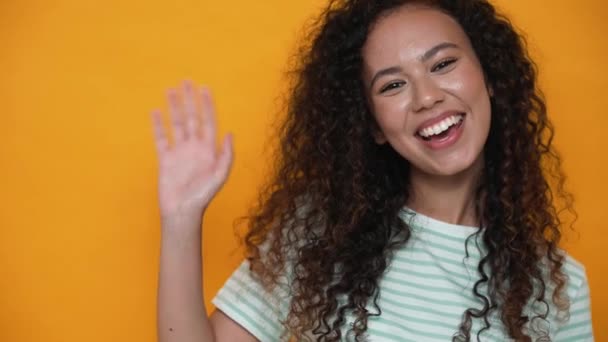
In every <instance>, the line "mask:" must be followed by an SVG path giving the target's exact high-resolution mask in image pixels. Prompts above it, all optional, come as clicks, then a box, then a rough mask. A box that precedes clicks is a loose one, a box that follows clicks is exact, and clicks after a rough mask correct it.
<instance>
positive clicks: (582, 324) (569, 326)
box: [559, 320, 591, 333]
mask: <svg viewBox="0 0 608 342" xmlns="http://www.w3.org/2000/svg"><path fill="white" fill-rule="evenodd" d="M590 325H591V323H590V322H589V321H588V320H584V321H581V322H577V323H573V324H567V325H565V326H563V327H562V328H561V329H559V332H560V333H562V332H564V331H570V330H574V329H579V328H583V327H588V326H590Z"/></svg>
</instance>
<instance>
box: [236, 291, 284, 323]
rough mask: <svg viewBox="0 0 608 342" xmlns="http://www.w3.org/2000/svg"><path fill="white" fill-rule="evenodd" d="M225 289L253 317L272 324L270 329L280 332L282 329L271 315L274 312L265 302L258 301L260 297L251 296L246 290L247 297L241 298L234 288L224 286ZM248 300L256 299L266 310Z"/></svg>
mask: <svg viewBox="0 0 608 342" xmlns="http://www.w3.org/2000/svg"><path fill="white" fill-rule="evenodd" d="M225 289H226V290H227V291H228V292H230V293H232V294H233V295H234V296H235V297H236V298H237V299H238V302H239V304H243V305H245V306H247V307H248V308H249V309H250V310H251V311H252V312H253V313H254V314H255V315H257V316H258V317H257V318H258V319H263V320H264V321H266V322H268V323H269V324H272V327H273V328H274V329H275V331H276V330H281V329H282V328H281V327H280V325H279V319H278V317H277V316H276V315H273V314H272V313H273V312H274V310H273V309H272V307H270V306H268V305H267V303H266V301H264V300H260V298H259V297H260V296H259V295H255V294H252V293H251V292H249V291H248V290H247V292H249V293H248V295H247V296H243V295H242V294H240V293H238V292H237V291H236V290H235V289H234V288H232V287H231V286H226V287H225ZM248 298H257V299H258V302H260V303H262V304H263V305H264V306H266V308H267V310H266V311H265V310H264V309H263V308H262V307H260V306H259V305H255V304H253V303H252V302H251V301H250V300H249V299H248Z"/></svg>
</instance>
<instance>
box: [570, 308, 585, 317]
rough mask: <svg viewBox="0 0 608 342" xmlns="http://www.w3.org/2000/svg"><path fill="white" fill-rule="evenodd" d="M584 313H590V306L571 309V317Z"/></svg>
mask: <svg viewBox="0 0 608 342" xmlns="http://www.w3.org/2000/svg"><path fill="white" fill-rule="evenodd" d="M582 314H585V315H587V314H589V308H588V307H587V306H585V307H583V308H580V309H578V310H574V311H570V317H573V316H578V315H582Z"/></svg>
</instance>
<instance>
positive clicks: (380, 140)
mask: <svg viewBox="0 0 608 342" xmlns="http://www.w3.org/2000/svg"><path fill="white" fill-rule="evenodd" d="M373 135H374V141H375V142H376V144H378V145H384V144H386V142H387V140H386V137H385V136H384V133H382V131H381V130H380V129H374V133H373Z"/></svg>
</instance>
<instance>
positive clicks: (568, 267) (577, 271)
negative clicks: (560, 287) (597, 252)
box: [561, 250, 588, 294]
mask: <svg viewBox="0 0 608 342" xmlns="http://www.w3.org/2000/svg"><path fill="white" fill-rule="evenodd" d="M561 252H562V253H563V254H564V264H563V265H562V271H563V272H564V274H565V275H566V276H567V277H568V292H569V294H570V291H575V292H578V290H579V289H580V288H581V287H584V286H587V283H588V280H587V270H586V268H585V265H583V263H581V262H580V261H578V260H577V259H575V258H574V257H573V256H571V255H570V254H568V253H567V252H566V251H564V250H562V251H561Z"/></svg>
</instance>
